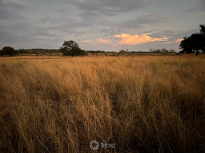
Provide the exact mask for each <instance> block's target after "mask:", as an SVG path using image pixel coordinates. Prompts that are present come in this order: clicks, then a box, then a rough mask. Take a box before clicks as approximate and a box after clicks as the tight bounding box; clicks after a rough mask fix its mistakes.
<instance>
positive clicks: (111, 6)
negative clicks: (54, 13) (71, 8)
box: [67, 0, 151, 15]
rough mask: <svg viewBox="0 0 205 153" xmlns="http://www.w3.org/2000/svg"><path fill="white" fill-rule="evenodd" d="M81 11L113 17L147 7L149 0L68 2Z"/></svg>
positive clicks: (79, 0)
mask: <svg viewBox="0 0 205 153" xmlns="http://www.w3.org/2000/svg"><path fill="white" fill-rule="evenodd" d="M67 2H68V3H70V4H73V5H76V6H77V7H79V8H80V9H82V10H92V11H97V12H100V13H103V14H105V15H114V14H116V13H120V12H131V11H135V10H139V9H142V8H144V7H146V6H149V5H150V4H151V2H150V1H149V0H126V1H125V0H86V1H84V0H76V1H73V0H69V1H67Z"/></svg>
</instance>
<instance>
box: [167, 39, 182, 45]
mask: <svg viewBox="0 0 205 153" xmlns="http://www.w3.org/2000/svg"><path fill="white" fill-rule="evenodd" d="M182 40H184V39H176V40H174V41H170V42H165V43H167V44H170V43H178V42H181V41H182Z"/></svg>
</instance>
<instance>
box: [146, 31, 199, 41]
mask: <svg viewBox="0 0 205 153" xmlns="http://www.w3.org/2000/svg"><path fill="white" fill-rule="evenodd" d="M153 31H156V32H153ZM197 32H199V29H197V28H194V29H190V30H187V31H170V30H164V31H159V30H156V29H155V30H154V29H153V30H150V31H146V32H145V33H151V34H150V35H149V36H150V37H153V38H160V37H163V36H164V37H167V38H168V39H169V41H174V40H176V39H183V38H184V37H189V36H191V35H192V34H193V33H197Z"/></svg>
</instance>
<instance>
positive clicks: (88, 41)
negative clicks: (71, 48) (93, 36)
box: [82, 40, 93, 43]
mask: <svg viewBox="0 0 205 153" xmlns="http://www.w3.org/2000/svg"><path fill="white" fill-rule="evenodd" d="M82 42H83V43H92V42H93V41H92V40H83V41H82Z"/></svg>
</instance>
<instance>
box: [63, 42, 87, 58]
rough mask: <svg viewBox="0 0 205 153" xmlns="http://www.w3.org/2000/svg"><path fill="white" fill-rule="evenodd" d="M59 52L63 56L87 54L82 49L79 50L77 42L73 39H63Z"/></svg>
mask: <svg viewBox="0 0 205 153" xmlns="http://www.w3.org/2000/svg"><path fill="white" fill-rule="evenodd" d="M60 50H61V52H62V53H63V55H64V56H71V57H73V56H78V55H87V54H88V53H87V52H86V51H84V50H81V49H80V47H79V46H78V44H77V43H76V42H75V41H73V40H70V41H64V43H63V47H60Z"/></svg>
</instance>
